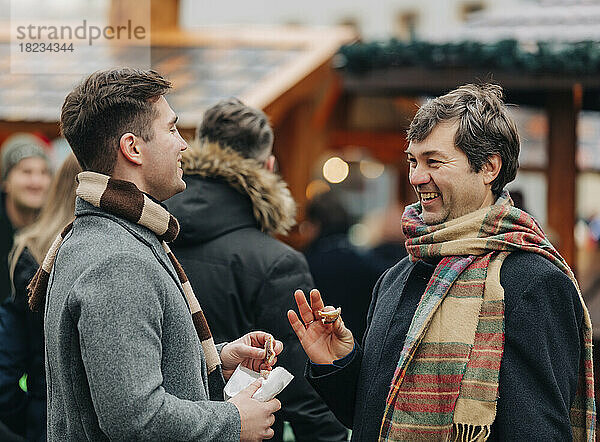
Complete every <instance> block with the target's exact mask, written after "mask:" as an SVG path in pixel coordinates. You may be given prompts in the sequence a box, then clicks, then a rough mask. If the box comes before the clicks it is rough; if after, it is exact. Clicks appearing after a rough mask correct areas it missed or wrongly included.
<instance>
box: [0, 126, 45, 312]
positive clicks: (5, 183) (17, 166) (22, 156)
mask: <svg viewBox="0 0 600 442" xmlns="http://www.w3.org/2000/svg"><path fill="white" fill-rule="evenodd" d="M0 149H1V150H0V158H1V165H0V167H1V170H2V174H1V176H2V193H1V194H0V302H2V301H3V300H5V299H7V298H8V297H9V296H10V293H11V284H10V278H9V275H8V254H9V252H10V250H11V248H12V245H13V237H14V234H15V232H16V231H18V230H19V229H22V228H23V227H25V226H28V225H29V224H31V223H32V222H33V221H35V219H36V217H37V215H38V213H39V211H40V209H41V207H42V205H43V204H44V201H45V198H46V193H47V191H48V187H49V186H50V181H51V179H52V175H51V171H50V165H49V161H48V157H47V156H46V153H45V151H44V143H43V141H42V140H41V139H40V138H38V137H36V136H35V135H31V134H25V133H19V134H15V135H13V136H11V137H9V138H8V139H7V140H6V141H5V142H4V143H3V144H2V147H1V148H0Z"/></svg>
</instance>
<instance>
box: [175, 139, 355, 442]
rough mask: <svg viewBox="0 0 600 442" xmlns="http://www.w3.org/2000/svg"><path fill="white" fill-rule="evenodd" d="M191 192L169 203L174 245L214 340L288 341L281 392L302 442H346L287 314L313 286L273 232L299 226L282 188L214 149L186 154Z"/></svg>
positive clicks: (298, 258)
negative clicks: (287, 376)
mask: <svg viewBox="0 0 600 442" xmlns="http://www.w3.org/2000/svg"><path fill="white" fill-rule="evenodd" d="M184 170H185V171H186V176H185V181H186V183H187V189H186V190H185V191H184V192H182V193H181V194H179V195H176V196H174V197H173V198H171V199H169V200H168V201H167V202H166V205H167V207H168V208H169V211H170V212H171V213H172V214H173V215H174V216H175V217H176V218H177V219H178V220H179V223H180V226H181V231H180V234H179V237H178V239H177V240H176V241H175V243H173V244H172V246H171V248H172V250H173V252H174V253H175V255H176V256H177V259H178V260H179V261H180V262H181V264H182V266H183V268H184V269H185V272H186V274H187V276H188V278H189V280H190V282H191V284H192V287H194V291H195V293H196V295H197V296H198V298H199V301H200V305H201V306H202V309H203V310H204V313H205V316H206V318H207V320H208V323H209V325H210V328H211V331H212V333H213V336H214V338H215V341H217V342H219V341H223V340H229V341H230V340H233V339H235V338H237V337H239V336H241V335H243V334H245V333H247V332H249V331H252V330H258V329H260V330H265V331H267V332H269V333H272V334H273V335H274V336H275V337H276V338H277V339H280V340H282V341H283V343H284V350H283V353H282V354H281V355H280V356H279V358H278V362H277V364H278V365H280V366H282V367H285V368H286V369H287V370H289V371H290V372H291V373H292V374H294V376H295V378H294V380H293V381H292V383H291V384H290V385H289V386H288V387H287V388H286V389H285V390H284V391H283V392H282V393H281V394H279V395H278V399H280V400H281V403H282V410H281V411H280V412H278V413H277V414H276V418H277V421H276V424H275V425H274V427H273V428H274V429H275V430H276V435H275V438H273V439H272V440H281V437H282V434H281V431H282V427H283V420H287V421H289V422H290V423H291V425H292V428H293V429H294V432H295V435H296V439H297V440H298V441H325V440H344V438H345V435H346V429H345V428H344V427H343V426H342V425H341V424H340V423H339V422H337V420H336V419H335V417H334V416H333V414H332V413H331V411H330V410H329V409H328V408H327V406H326V405H325V404H324V403H323V401H322V400H321V399H320V398H319V397H318V395H317V394H316V393H315V391H314V390H313V389H312V387H311V386H310V385H309V384H308V382H307V381H306V379H305V378H304V376H303V370H304V364H305V361H306V355H305V354H304V352H303V350H302V348H301V346H300V344H299V342H298V340H297V338H296V337H295V335H294V332H293V330H292V329H291V327H290V325H289V323H288V320H287V317H286V312H287V310H288V309H292V308H293V307H294V305H295V302H294V298H293V293H294V290H296V289H298V288H300V289H303V290H305V291H306V290H309V289H311V288H313V281H312V278H311V276H310V273H309V270H308V266H307V264H306V261H305V259H304V257H303V256H302V254H300V253H299V252H297V251H295V250H294V249H292V248H291V247H289V246H287V245H286V244H284V243H283V242H281V241H278V240H277V239H275V238H273V237H272V236H271V235H270V234H269V233H271V232H278V233H283V232H285V231H287V230H288V229H289V228H290V227H291V226H292V225H293V224H294V208H295V205H294V202H293V200H292V198H291V195H290V193H289V190H288V189H287V187H286V185H285V183H284V182H283V181H282V180H281V179H280V178H279V177H277V176H276V175H275V174H273V173H271V172H268V171H267V170H266V169H264V168H262V167H261V166H260V165H259V164H258V163H257V162H256V161H254V160H248V159H242V158H241V157H240V156H239V155H238V154H236V153H234V152H233V151H230V150H224V149H220V148H219V147H218V146H215V145H209V146H207V147H205V148H204V149H203V150H201V151H198V150H195V151H189V152H187V153H186V155H184Z"/></svg>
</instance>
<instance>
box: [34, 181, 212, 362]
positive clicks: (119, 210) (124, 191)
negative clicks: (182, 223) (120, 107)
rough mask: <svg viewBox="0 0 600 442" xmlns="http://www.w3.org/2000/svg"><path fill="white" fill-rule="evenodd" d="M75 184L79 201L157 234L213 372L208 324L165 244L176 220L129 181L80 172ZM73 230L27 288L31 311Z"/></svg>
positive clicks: (172, 236)
mask: <svg viewBox="0 0 600 442" xmlns="http://www.w3.org/2000/svg"><path fill="white" fill-rule="evenodd" d="M77 180H78V182H79V185H78V187H77V196H78V197H79V198H81V199H83V200H85V201H87V202H88V203H90V204H92V205H93V206H95V207H98V208H99V209H102V210H104V211H106V212H108V213H112V214H113V215H116V216H118V217H121V218H124V219H126V220H128V221H131V222H132V223H136V224H140V225H142V226H144V227H146V228H148V229H150V230H151V231H152V232H154V233H155V234H156V236H157V237H158V239H159V241H160V242H161V244H162V247H163V249H164V250H165V252H166V254H167V256H168V257H169V259H170V260H171V263H172V264H173V267H174V268H175V271H176V272H177V276H178V277H179V281H180V282H181V285H182V287H183V292H184V294H185V299H186V300H187V303H188V306H189V308H190V311H191V314H192V321H193V323H194V327H195V328H196V333H197V334H198V338H200V342H201V344H202V349H203V350H204V356H205V357H206V365H207V369H208V373H211V372H213V371H214V370H215V368H216V367H217V366H218V365H219V364H220V363H221V360H220V358H219V355H218V353H217V349H216V348H215V344H214V341H213V338H212V335H211V332H210V329H209V327H208V323H207V322H206V318H205V317H204V313H203V312H202V309H201V308H200V304H199V303H198V300H197V299H196V296H195V295H194V291H193V290H192V286H191V284H190V282H189V281H188V278H187V276H186V275H185V272H184V271H183V268H182V267H181V265H180V264H179V262H178V261H177V259H176V258H175V255H173V253H172V252H171V250H170V249H169V246H168V245H167V242H171V241H173V240H174V239H175V238H176V237H177V234H178V233H179V223H178V222H177V219H175V217H174V216H173V215H171V214H170V213H169V212H168V211H167V210H166V209H165V208H164V207H162V206H161V205H160V204H158V203H156V202H154V201H152V199H151V198H149V197H148V196H147V195H145V194H144V193H143V192H141V191H140V190H139V189H138V188H137V187H136V185H135V184H133V183H131V182H129V181H121V180H115V179H112V178H110V177H109V176H106V175H102V174H99V173H95V172H82V173H80V174H79V175H78V176H77ZM72 227H73V223H71V224H69V225H67V226H66V227H65V228H64V229H63V231H62V232H61V233H60V234H59V235H58V236H57V237H56V239H55V240H54V243H53V244H52V246H51V247H50V250H49V251H48V253H47V254H46V257H45V258H44V261H43V262H42V265H41V266H40V268H39V269H38V271H37V273H36V274H35V276H34V277H33V279H32V280H31V283H30V284H29V287H28V288H29V306H30V308H31V309H32V310H39V309H40V308H42V307H43V305H44V303H45V300H46V291H47V288H48V280H49V277H50V272H51V271H52V267H53V266H54V259H55V258H56V254H57V252H58V249H59V248H60V245H61V244H62V241H63V239H64V238H65V236H66V235H67V233H69V231H70V230H71V229H72Z"/></svg>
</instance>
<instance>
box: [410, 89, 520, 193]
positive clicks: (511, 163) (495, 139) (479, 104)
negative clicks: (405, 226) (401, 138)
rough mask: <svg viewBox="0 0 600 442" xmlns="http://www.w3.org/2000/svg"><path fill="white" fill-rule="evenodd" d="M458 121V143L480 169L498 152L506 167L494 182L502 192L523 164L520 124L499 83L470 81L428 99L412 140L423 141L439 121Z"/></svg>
mask: <svg viewBox="0 0 600 442" xmlns="http://www.w3.org/2000/svg"><path fill="white" fill-rule="evenodd" d="M443 122H448V123H456V122H457V123H458V126H457V129H456V134H455V135H454V144H455V145H456V147H458V148H459V149H460V150H462V151H463V152H464V153H465V155H467V158H468V160H469V164H470V166H471V169H472V170H473V171H474V172H479V171H480V170H481V168H482V167H483V165H484V164H485V163H486V162H487V161H488V159H489V158H490V156H491V155H495V154H498V155H500V158H501V159H502V168H501V169H500V173H499V174H498V176H497V177H496V179H495V180H494V181H493V182H492V192H493V193H494V194H495V195H496V196H498V195H500V193H501V192H502V189H504V186H506V184H508V183H510V182H511V181H512V180H514V179H515V176H516V175H517V169H518V168H519V150H520V141H519V134H518V133H517V127H516V125H515V123H514V121H513V120H512V118H511V117H510V116H509V115H508V110H507V107H506V105H505V104H504V102H503V100H502V87H500V86H499V85H496V84H491V83H484V84H467V85H464V86H461V87H459V88H457V89H455V90H453V91H451V92H449V93H447V94H446V95H442V96H441V97H437V98H434V99H432V100H429V101H427V102H426V103H425V104H424V105H423V106H421V108H420V109H419V110H418V111H417V114H416V115H415V117H414V119H413V121H412V122H411V123H410V127H409V129H408V140H409V141H414V142H417V143H418V142H421V141H423V140H424V139H425V138H427V137H428V136H429V134H430V133H431V132H432V131H433V129H434V128H435V126H436V125H438V124H439V123H443Z"/></svg>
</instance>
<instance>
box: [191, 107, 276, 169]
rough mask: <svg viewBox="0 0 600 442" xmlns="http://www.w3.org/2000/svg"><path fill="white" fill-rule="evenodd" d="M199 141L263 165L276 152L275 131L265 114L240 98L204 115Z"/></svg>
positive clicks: (207, 111)
mask: <svg viewBox="0 0 600 442" xmlns="http://www.w3.org/2000/svg"><path fill="white" fill-rule="evenodd" d="M197 135H198V138H199V139H200V141H207V142H210V143H218V144H220V145H221V146H224V147H229V148H230V149H233V150H235V151H236V152H238V153H239V154H241V155H242V156H243V157H244V158H254V159H255V160H259V161H263V160H265V159H266V158H267V157H268V156H269V154H270V153H271V149H272V148H273V129H271V126H270V125H269V119H268V118H267V116H266V115H265V114H264V112H263V111H261V110H259V109H255V108H253V107H250V106H246V105H245V104H244V103H242V102H241V101H240V100H238V99H237V98H229V99H227V100H221V101H219V102H218V103H217V104H215V105H214V106H211V107H210V108H208V109H207V110H206V112H205V113H204V118H203V119H202V123H200V126H199V127H198V133H197Z"/></svg>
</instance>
